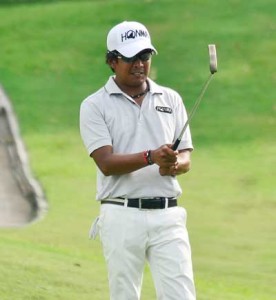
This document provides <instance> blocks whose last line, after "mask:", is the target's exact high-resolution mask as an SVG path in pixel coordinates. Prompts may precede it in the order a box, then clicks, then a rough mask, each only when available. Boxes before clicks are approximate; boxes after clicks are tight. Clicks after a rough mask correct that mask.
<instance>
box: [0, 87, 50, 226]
mask: <svg viewBox="0 0 276 300" xmlns="http://www.w3.org/2000/svg"><path fill="white" fill-rule="evenodd" d="M46 209H47V203H46V200H45V198H44V195H43V193H42V190H41V188H40V186H39V184H38V182H37V181H36V180H35V179H34V178H33V177H32V174H31V172H30V169H29V165H28V159H27V153H26V151H25V147H24V144H23V141H22V139H21V137H20V134H19V127H18V124H17V120H16V117H15V115H14V113H13V110H12V107H11V104H10V102H9V99H8V98H7V96H6V95H5V93H4V92H3V89H2V88H1V86H0V227H20V226H24V225H26V224H29V223H30V222H32V221H34V220H36V219H38V218H39V217H41V216H42V215H43V213H44V212H45V211H46Z"/></svg>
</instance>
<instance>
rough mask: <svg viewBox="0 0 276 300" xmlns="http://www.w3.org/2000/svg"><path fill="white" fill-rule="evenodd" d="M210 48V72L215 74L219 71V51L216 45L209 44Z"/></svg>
mask: <svg viewBox="0 0 276 300" xmlns="http://www.w3.org/2000/svg"><path fill="white" fill-rule="evenodd" d="M208 48H209V57H210V72H211V74H214V73H216V72H217V71H218V62H217V51H216V45H214V44H211V45H208Z"/></svg>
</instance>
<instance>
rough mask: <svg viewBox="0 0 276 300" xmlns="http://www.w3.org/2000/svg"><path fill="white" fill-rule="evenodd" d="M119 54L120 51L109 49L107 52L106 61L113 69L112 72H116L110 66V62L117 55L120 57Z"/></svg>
mask: <svg viewBox="0 0 276 300" xmlns="http://www.w3.org/2000/svg"><path fill="white" fill-rule="evenodd" d="M118 54H120V53H119V52H118V51H116V50H115V51H107V52H106V54H105V62H106V64H108V65H109V67H110V69H111V70H112V72H113V73H114V72H115V71H114V69H113V68H112V67H111V66H110V62H111V61H112V60H116V59H117V57H118Z"/></svg>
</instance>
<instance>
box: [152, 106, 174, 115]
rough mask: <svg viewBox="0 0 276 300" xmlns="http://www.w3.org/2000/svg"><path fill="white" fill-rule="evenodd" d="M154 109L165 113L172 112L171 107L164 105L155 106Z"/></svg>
mask: <svg viewBox="0 0 276 300" xmlns="http://www.w3.org/2000/svg"><path fill="white" fill-rule="evenodd" d="M155 109H156V110H157V111H160V112H162V113H166V114H172V109H171V108H170V107H166V106H156V107H155Z"/></svg>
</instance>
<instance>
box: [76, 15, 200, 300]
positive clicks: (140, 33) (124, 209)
mask: <svg viewBox="0 0 276 300" xmlns="http://www.w3.org/2000/svg"><path fill="white" fill-rule="evenodd" d="M154 54H157V50H156V49H155V48H154V46H153V45H152V43H151V38H150V34H149V32H148V30H147V29H146V27H145V26H144V25H142V24H141V23H138V22H127V21H125V22H122V23H120V24H118V25H116V26H115V27H113V28H112V29H111V30H110V31H109V33H108V35H107V53H106V63H107V64H108V65H109V67H110V68H111V70H112V71H113V75H112V76H110V78H109V79H108V81H107V83H106V84H105V86H103V87H102V88H101V89H99V90H98V91H96V92H95V93H93V94H92V95H90V96H89V97H87V98H86V99H85V100H84V101H83V102H82V104H81V108H80V131H81V136H82V139H83V142H84V144H85V146H86V148H87V151H88V154H89V155H90V157H91V158H92V159H93V160H94V161H95V163H96V165H97V196H96V199H97V200H98V201H99V203H100V204H101V205H100V215H99V218H97V220H96V222H94V225H93V226H92V233H91V235H94V236H95V231H96V232H97V230H99V234H100V238H101V242H102V245H103V251H104V257H105V260H106V263H107V268H108V278H109V288H110V299H111V300H138V299H140V293H141V286H142V279H143V270H144V266H145V263H146V261H147V262H148V263H149V265H150V269H151V273H152V276H153V280H154V284H155V288H156V295H157V299H159V300H161V299H163V300H168V299H170V300H194V299H196V298H195V297H196V296H195V287H194V280H193V270H192V261H191V249H190V243H189V238H188V233H187V229H186V211H185V209H184V208H183V207H179V206H178V205H177V198H179V197H180V195H181V193H182V190H181V187H180V185H179V183H178V180H177V177H178V176H179V175H181V174H185V173H186V172H188V171H189V168H190V160H191V158H190V156H191V151H192V149H193V145H192V140H191V136H190V131H189V128H188V129H187V130H186V132H185V134H184V136H183V138H182V141H181V143H180V144H179V147H178V149H179V150H178V151H173V150H172V149H171V146H172V143H173V141H174V140H175V139H176V138H177V137H178V135H179V133H180V131H181V129H182V127H183V125H184V123H185V121H186V120H187V114H186V111H185V108H184V105H183V102H182V99H181V97H180V96H179V94H178V93H177V92H175V91H174V90H172V89H170V88H167V87H163V86H160V85H158V84H157V83H155V82H154V81H153V80H151V79H150V78H149V73H150V67H151V59H152V56H153V55H154Z"/></svg>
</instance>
